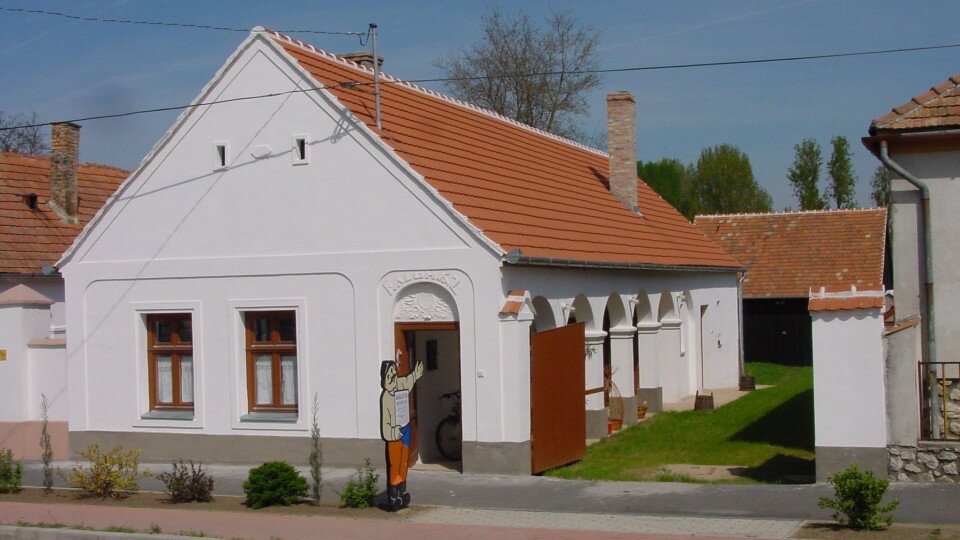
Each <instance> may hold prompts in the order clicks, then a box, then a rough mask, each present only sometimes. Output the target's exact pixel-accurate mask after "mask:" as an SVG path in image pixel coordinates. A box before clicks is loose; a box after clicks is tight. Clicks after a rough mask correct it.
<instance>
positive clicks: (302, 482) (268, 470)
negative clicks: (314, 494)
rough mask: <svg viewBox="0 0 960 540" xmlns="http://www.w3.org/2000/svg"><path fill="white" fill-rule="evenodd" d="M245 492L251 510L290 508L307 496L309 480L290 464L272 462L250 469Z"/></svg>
mask: <svg viewBox="0 0 960 540" xmlns="http://www.w3.org/2000/svg"><path fill="white" fill-rule="evenodd" d="M243 491H244V493H246V494H247V500H246V505H247V506H249V507H250V508H255V509H256V508H263V507H264V506H277V505H283V506H288V505H291V504H294V503H296V502H299V501H300V497H305V496H306V495H307V480H306V479H305V478H304V477H303V475H301V474H300V473H299V472H297V470H296V469H294V468H293V467H292V466H291V465H290V464H288V463H284V462H282V461H270V462H268V463H264V464H263V465H261V466H259V467H256V468H253V469H250V475H249V476H248V477H247V480H246V481H245V482H244V483H243Z"/></svg>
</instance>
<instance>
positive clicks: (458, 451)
mask: <svg viewBox="0 0 960 540" xmlns="http://www.w3.org/2000/svg"><path fill="white" fill-rule="evenodd" d="M445 399H451V400H453V407H452V410H451V411H450V414H448V415H447V417H446V418H444V419H443V420H441V421H440V423H439V424H437V434H436V440H437V450H439V451H440V455H442V456H443V457H444V458H446V459H447V460H448V461H460V459H461V457H462V455H463V441H462V432H461V430H460V391H459V390H458V391H456V392H450V393H449V394H443V395H442V396H440V402H441V403H443V400H445Z"/></svg>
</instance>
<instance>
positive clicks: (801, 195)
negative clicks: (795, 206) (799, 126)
mask: <svg viewBox="0 0 960 540" xmlns="http://www.w3.org/2000/svg"><path fill="white" fill-rule="evenodd" d="M793 148H794V150H795V151H796V157H795V158H794V160H793V166H791V167H790V170H789V171H788V172H787V179H788V180H789V181H790V184H792V185H793V194H794V195H796V197H797V201H798V202H799V203H800V209H801V210H823V209H824V208H826V206H827V203H826V201H825V200H824V199H823V197H821V196H820V188H819V186H818V184H819V182H820V167H821V165H822V164H823V158H822V157H821V155H820V145H819V144H817V141H815V140H813V139H804V140H802V141H800V144H798V145H795V146H794V147H793Z"/></svg>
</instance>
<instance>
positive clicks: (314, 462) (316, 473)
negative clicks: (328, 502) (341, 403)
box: [308, 394, 323, 505]
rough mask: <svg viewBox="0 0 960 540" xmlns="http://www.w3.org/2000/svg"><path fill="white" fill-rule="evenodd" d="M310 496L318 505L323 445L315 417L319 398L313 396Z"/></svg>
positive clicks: (318, 410)
mask: <svg viewBox="0 0 960 540" xmlns="http://www.w3.org/2000/svg"><path fill="white" fill-rule="evenodd" d="M310 412H311V416H310V457H309V458H308V461H309V462H310V494H311V495H312V496H313V504H316V505H319V504H320V494H321V492H322V490H323V468H322V467H323V445H322V444H321V442H320V423H319V419H318V418H317V416H318V415H319V414H320V396H319V395H318V394H313V407H312V408H311V410H310Z"/></svg>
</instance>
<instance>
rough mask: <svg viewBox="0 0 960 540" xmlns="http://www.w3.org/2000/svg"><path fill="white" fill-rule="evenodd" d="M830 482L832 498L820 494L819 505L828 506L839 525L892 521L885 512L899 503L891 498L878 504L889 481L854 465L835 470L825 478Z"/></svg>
mask: <svg viewBox="0 0 960 540" xmlns="http://www.w3.org/2000/svg"><path fill="white" fill-rule="evenodd" d="M827 481H828V482H830V484H831V485H832V486H833V491H834V495H835V496H836V498H835V499H831V498H829V497H820V503H819V506H820V508H830V509H832V510H833V511H834V512H833V519H834V520H835V521H836V522H837V523H838V524H839V525H841V526H845V527H850V528H852V529H857V530H860V529H874V530H876V529H885V528H887V527H888V526H889V525H890V524H891V523H893V516H885V515H884V514H887V513H889V512H892V511H893V509H894V508H896V507H897V505H898V504H900V501H899V500H894V501H893V502H891V503H890V504H888V505H886V506H880V501H881V500H882V499H883V494H884V493H886V492H887V487H888V486H889V485H890V483H889V482H887V481H886V480H883V479H881V478H877V477H875V476H874V475H873V473H872V472H869V471H867V472H866V473H863V472H861V471H860V469H858V468H857V466H856V465H851V466H850V467H848V468H847V469H846V470H844V471H841V472H838V473H837V474H834V475H833V476H831V477H829V478H828V479H827Z"/></svg>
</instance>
